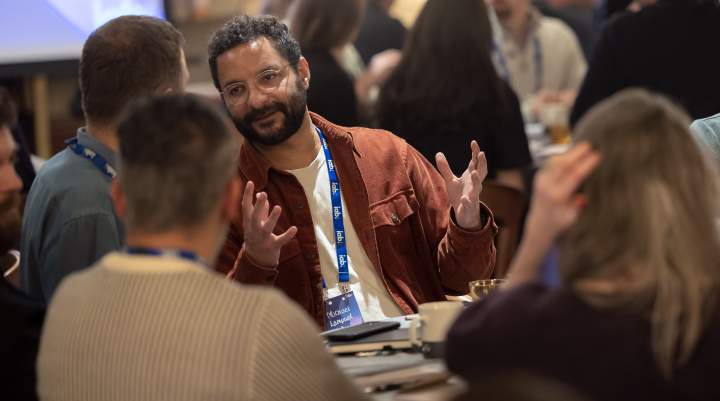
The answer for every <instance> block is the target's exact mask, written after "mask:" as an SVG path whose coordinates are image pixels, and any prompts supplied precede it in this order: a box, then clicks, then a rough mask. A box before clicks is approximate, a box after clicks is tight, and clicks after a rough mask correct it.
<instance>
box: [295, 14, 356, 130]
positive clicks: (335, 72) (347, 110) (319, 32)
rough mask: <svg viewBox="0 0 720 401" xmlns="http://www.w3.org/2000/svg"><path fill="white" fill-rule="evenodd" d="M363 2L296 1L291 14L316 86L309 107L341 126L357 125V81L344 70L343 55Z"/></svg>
mask: <svg viewBox="0 0 720 401" xmlns="http://www.w3.org/2000/svg"><path fill="white" fill-rule="evenodd" d="M364 9H365V1H364V0H294V1H293V4H292V5H291V6H290V10H289V11H288V26H289V27H290V32H291V33H292V35H293V36H294V37H295V38H296V39H297V41H298V43H300V48H301V49H302V53H303V57H305V58H306V59H307V61H308V63H309V64H310V66H311V68H312V71H313V75H312V77H311V78H310V79H312V83H313V85H312V86H311V87H310V89H309V90H308V93H307V102H308V107H310V108H311V109H312V110H314V111H316V112H317V113H319V114H321V115H323V116H325V117H327V118H328V119H330V120H331V121H334V122H336V123H338V124H340V125H345V126H348V127H350V126H354V125H358V123H359V117H358V111H359V106H358V99H357V96H356V93H355V80H354V78H353V76H352V75H351V74H350V73H349V72H348V71H347V70H346V69H345V68H343V64H342V63H343V61H342V57H343V51H344V49H345V46H347V45H348V44H350V43H352V41H353V40H354V39H355V36H356V35H357V30H358V28H359V26H360V21H361V19H362V15H363V12H364Z"/></svg>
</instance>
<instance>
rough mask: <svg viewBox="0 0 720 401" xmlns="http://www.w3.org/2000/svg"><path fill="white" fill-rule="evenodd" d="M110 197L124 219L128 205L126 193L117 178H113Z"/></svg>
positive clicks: (120, 216) (117, 211) (119, 215)
mask: <svg viewBox="0 0 720 401" xmlns="http://www.w3.org/2000/svg"><path fill="white" fill-rule="evenodd" d="M110 197H111V198H112V202H113V205H114V206H115V213H116V214H117V215H118V217H119V218H120V219H124V218H125V212H126V207H127V205H126V203H125V193H123V191H122V188H120V181H119V180H118V179H117V178H115V179H113V180H112V184H110Z"/></svg>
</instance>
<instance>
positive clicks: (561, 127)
mask: <svg viewBox="0 0 720 401" xmlns="http://www.w3.org/2000/svg"><path fill="white" fill-rule="evenodd" d="M569 114H570V111H569V110H568V108H567V106H565V105H563V104H557V103H549V104H544V105H542V107H540V109H539V120H540V122H541V123H542V124H543V125H545V126H546V127H547V130H548V133H549V134H550V140H551V141H552V143H553V144H555V145H561V144H569V143H570V142H571V141H572V138H571V136H570V125H569V122H568V120H569Z"/></svg>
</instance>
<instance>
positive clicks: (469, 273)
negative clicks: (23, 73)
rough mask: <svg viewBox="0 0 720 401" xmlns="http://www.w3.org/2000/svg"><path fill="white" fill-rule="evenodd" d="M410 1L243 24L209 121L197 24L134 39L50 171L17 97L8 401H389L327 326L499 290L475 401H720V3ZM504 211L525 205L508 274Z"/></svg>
mask: <svg viewBox="0 0 720 401" xmlns="http://www.w3.org/2000/svg"><path fill="white" fill-rule="evenodd" d="M392 3H393V1H392V0H285V1H271V0H268V1H265V2H264V4H263V9H262V14H263V15H262V16H236V17H233V18H232V19H230V20H229V21H227V22H226V23H224V24H223V25H222V26H220V27H218V29H217V30H216V31H215V32H214V34H213V36H212V37H211V38H210V39H209V44H208V54H207V58H208V64H209V69H210V72H211V75H212V79H213V84H214V86H215V88H216V89H217V94H218V98H217V99H214V100H212V99H210V100H209V99H203V98H200V97H198V96H194V95H189V94H184V91H185V88H186V85H187V82H188V79H189V73H188V69H187V65H186V61H185V58H186V56H185V52H184V46H185V38H184V37H183V35H182V34H181V33H180V32H179V31H178V30H177V29H176V28H175V27H173V26H172V24H170V23H168V22H166V21H162V20H159V19H155V18H151V17H139V16H125V17H120V18H117V19H114V20H112V21H110V22H108V23H106V24H105V25H103V26H102V27H100V28H99V29H98V30H96V31H95V32H93V33H92V34H91V35H90V37H89V38H88V40H87V42H86V43H85V45H84V47H83V51H82V57H81V60H80V69H79V82H80V93H81V100H80V102H81V106H82V112H83V116H84V120H85V124H84V126H83V127H80V128H79V129H78V132H77V135H76V136H75V137H73V138H70V139H69V140H68V141H67V147H66V148H65V149H63V150H62V151H61V152H59V153H57V154H56V155H54V156H53V157H52V158H50V159H49V160H48V161H46V162H45V163H44V165H43V167H42V168H41V169H40V170H38V171H37V172H35V171H34V169H33V167H32V164H31V162H30V155H29V151H28V148H27V144H26V143H25V140H24V134H23V133H22V132H21V131H20V130H19V128H18V126H17V124H16V123H17V110H16V107H15V104H14V101H13V99H11V98H10V96H9V94H8V93H7V92H6V91H5V90H4V89H2V88H0V189H1V190H2V194H1V196H2V198H1V199H0V254H2V255H3V258H2V263H3V266H2V267H3V271H4V272H6V274H5V275H6V276H15V277H19V279H17V280H16V282H14V283H13V282H11V281H10V280H6V279H2V280H0V317H1V318H2V320H3V330H2V334H1V335H0V339H2V344H0V349H2V358H1V360H0V365H1V366H0V376H1V377H2V379H1V380H2V383H4V384H6V385H4V386H3V388H2V390H0V394H3V395H2V398H3V399H6V398H7V399H13V400H15V399H17V400H34V399H40V400H44V401H45V400H111V399H122V400H131V399H132V400H159V399H173V400H181V399H188V400H190V399H218V400H221V399H222V400H225V399H227V400H231V399H232V400H362V399H366V397H367V395H365V394H363V393H362V392H361V391H360V389H358V388H357V387H355V385H354V384H353V383H352V382H351V381H350V380H349V379H348V378H347V377H346V376H345V375H344V374H343V373H342V372H341V371H340V370H339V369H338V368H337V365H336V364H335V362H334V361H333V359H332V357H331V356H330V354H328V353H327V351H326V349H324V346H323V344H322V342H321V339H320V337H319V336H318V333H319V332H320V331H323V330H327V329H330V328H333V327H334V326H333V325H334V324H336V323H338V322H336V321H333V320H332V319H331V318H329V317H328V316H329V315H332V314H328V313H327V312H328V311H329V310H330V308H331V306H332V302H335V301H337V302H340V301H342V302H348V304H347V305H349V306H348V308H358V310H359V311H360V312H361V314H362V316H363V317H364V318H365V320H366V321H368V320H383V319H386V318H391V317H397V316H401V315H408V314H413V313H417V310H418V306H419V305H420V304H422V303H426V302H432V301H440V300H445V299H446V296H448V295H451V296H454V295H462V294H463V293H464V292H466V290H467V284H468V282H470V281H472V280H477V279H485V278H504V279H506V281H505V283H504V284H503V288H502V289H501V290H499V291H498V292H496V293H494V294H492V295H490V296H488V297H487V298H485V299H484V300H482V301H480V302H476V303H474V304H472V305H470V306H469V307H467V308H466V309H465V310H464V311H463V313H462V314H461V315H460V317H459V318H458V319H457V321H456V323H455V324H454V325H453V327H452V328H451V330H450V332H449V335H448V340H447V350H446V354H445V362H446V364H447V367H448V369H449V370H450V371H452V372H453V373H454V374H457V375H458V376H460V377H462V378H463V379H464V380H465V381H466V382H467V383H468V384H469V387H468V391H467V393H466V394H464V395H462V396H461V397H460V399H462V400H470V399H483V400H485V399H487V400H490V399H519V400H531V399H533V400H534V399H553V397H562V399H567V400H573V399H577V400H597V401H602V400H637V399H653V400H678V399H684V400H714V399H719V398H720V387H717V386H716V385H715V383H714V372H715V368H717V361H718V360H720V359H719V358H720V355H718V354H715V353H714V352H715V351H716V350H717V349H718V345H719V344H720V315H719V313H720V308H719V307H718V302H719V301H720V298H719V297H718V296H719V294H720V266H718V264H720V235H719V234H720V233H719V232H718V227H717V222H718V212H719V210H718V197H719V195H720V193H719V192H718V191H720V187H718V184H719V182H718V171H717V169H718V167H720V164H718V163H719V162H720V74H718V71H720V52H718V51H716V50H715V49H714V47H713V44H714V42H715V41H716V40H717V38H720V3H719V2H718V1H717V0H636V1H633V2H628V1H624V0H619V1H614V0H607V1H600V2H599V3H598V2H594V1H590V0H547V1H531V0H427V1H426V2H425V4H424V7H423V8H422V11H421V12H420V14H419V15H418V17H417V19H416V20H415V22H414V24H413V25H412V26H410V27H405V26H404V25H403V24H402V23H401V22H400V21H398V20H397V19H395V18H394V17H393V16H391V15H390V13H389V10H390V7H391V5H392ZM538 129H540V130H541V134H540V135H542V136H543V137H545V138H546V139H547V140H548V141H549V142H550V145H560V146H561V150H560V151H558V152H557V153H560V154H559V155H557V156H555V157H553V158H549V159H547V158H544V157H542V155H541V154H540V153H541V152H542V151H543V150H540V151H538V149H537V148H536V147H535V146H533V144H532V142H533V137H534V135H536V133H535V134H534V133H533V132H534V131H535V130H538ZM238 133H239V134H240V135H241V136H240V137H239V136H238ZM241 138H242V139H243V140H242V141H241V140H240V139H241ZM241 142H242V143H241ZM545 146H546V149H544V150H547V148H548V147H551V146H547V143H546V144H545ZM554 149H558V148H554ZM491 185H496V186H499V187H501V188H508V189H510V190H512V191H513V192H514V193H517V194H520V195H521V198H520V199H523V202H525V203H523V204H522V206H521V207H522V209H523V224H522V225H523V230H522V236H521V240H520V241H518V242H519V244H518V245H517V251H516V252H515V253H514V255H512V256H513V258H512V263H511V264H510V267H509V272H508V273H507V275H506V276H505V273H504V272H502V277H500V275H499V274H500V273H498V272H499V270H497V269H496V268H495V263H496V260H498V252H501V251H504V250H503V248H500V247H499V246H497V247H496V243H497V236H499V235H502V232H503V223H504V222H503V221H502V217H500V216H496V215H495V214H494V210H493V206H492V205H490V201H488V200H487V196H488V187H490V186H491ZM498 231H499V233H498ZM512 249H514V247H513V248H512ZM549 255H555V257H552V258H550V257H549ZM343 268H344V270H343ZM548 270H550V271H552V272H553V274H555V275H556V276H558V277H559V283H552V284H551V283H549V282H548V281H546V280H545V278H544V277H545V276H544V275H545V274H546V272H547V271H548ZM17 272H19V273H17ZM218 273H220V274H218ZM341 298H342V299H341ZM346 299H352V300H351V301H347V300H346ZM343 305H345V304H343ZM338 311H339V312H338V313H340V312H341V311H342V310H341V309H338ZM525 386H526V387H525ZM519 389H532V394H528V392H523V391H520V390H519ZM538 394H539V395H538ZM544 396H547V397H548V398H542V397H544ZM533 397H534V398H533ZM538 397H539V398H538Z"/></svg>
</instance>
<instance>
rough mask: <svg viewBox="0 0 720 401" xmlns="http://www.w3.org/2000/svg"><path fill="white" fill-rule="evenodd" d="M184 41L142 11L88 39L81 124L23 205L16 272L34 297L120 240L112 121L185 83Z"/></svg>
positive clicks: (47, 297) (49, 293)
mask: <svg viewBox="0 0 720 401" xmlns="http://www.w3.org/2000/svg"><path fill="white" fill-rule="evenodd" d="M183 43H184V38H183V36H182V34H181V33H180V32H179V31H178V30H177V29H175V28H174V27H173V26H172V25H170V23H168V22H166V21H163V20H160V19H157V18H153V17H143V16H124V17H119V18H116V19H113V20H111V21H109V22H107V23H106V24H104V25H103V26H101V27H100V28H98V29H97V30H96V31H95V32H93V33H92V34H91V35H90V37H89V38H88V39H87V41H86V42H85V44H84V46H83V50H82V55H81V58H80V90H81V97H82V108H83V111H84V113H85V127H82V128H79V129H78V132H77V136H76V137H74V138H72V139H70V140H69V141H67V145H68V146H67V148H66V149H65V150H63V151H61V152H60V153H58V154H56V155H55V156H53V157H52V158H51V159H50V160H48V161H47V162H46V163H45V165H44V166H43V168H42V169H41V170H40V171H39V172H38V175H37V178H36V179H35V182H34V183H33V186H32V188H31V190H30V193H29V195H28V198H27V203H26V205H25V213H24V216H23V226H22V236H21V243H20V252H21V254H22V258H21V268H20V275H21V284H22V287H23V289H24V290H25V291H26V292H27V293H29V294H30V295H31V296H33V297H34V298H37V299H40V300H42V301H43V302H45V303H47V302H49V300H50V298H51V297H52V294H53V293H54V291H55V288H56V287H57V286H58V284H59V283H60V281H61V280H62V279H63V278H64V277H65V276H66V275H68V274H70V273H72V272H74V271H77V270H80V269H84V268H86V267H88V266H90V265H92V264H93V263H95V262H96V261H97V260H98V259H99V258H100V257H102V256H103V255H104V254H106V253H108V252H110V251H114V250H117V249H120V248H121V247H122V245H123V244H124V241H125V234H124V230H123V227H122V223H121V222H120V220H119V219H118V218H117V216H116V214H115V210H114V208H113V205H112V201H111V199H110V192H109V189H110V182H111V181H112V179H113V178H114V177H115V175H116V170H117V160H116V159H117V156H116V152H117V146H118V145H117V136H116V133H115V128H116V119H117V118H118V116H119V114H120V113H121V111H122V110H123V108H124V107H125V105H126V104H127V103H128V102H130V101H131V100H133V99H135V98H137V97H138V96H141V95H149V94H153V93H165V92H168V91H178V90H182V89H183V88H184V87H185V84H186V83H187V80H188V78H189V76H188V71H187V65H186V64H185V55H184V52H183V50H182V47H183Z"/></svg>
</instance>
